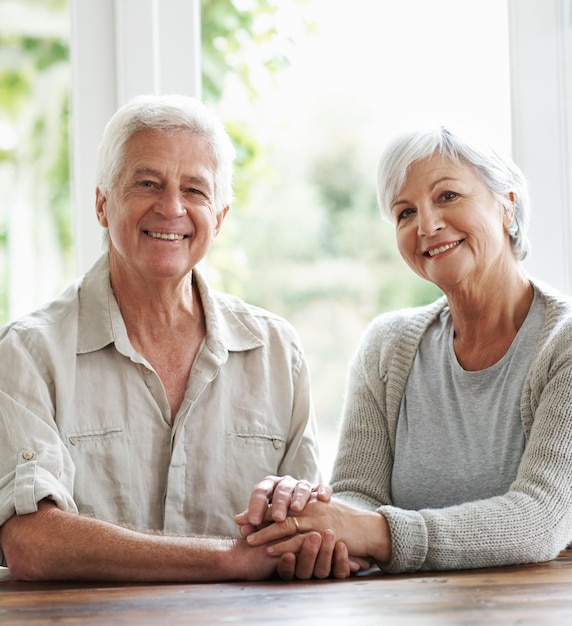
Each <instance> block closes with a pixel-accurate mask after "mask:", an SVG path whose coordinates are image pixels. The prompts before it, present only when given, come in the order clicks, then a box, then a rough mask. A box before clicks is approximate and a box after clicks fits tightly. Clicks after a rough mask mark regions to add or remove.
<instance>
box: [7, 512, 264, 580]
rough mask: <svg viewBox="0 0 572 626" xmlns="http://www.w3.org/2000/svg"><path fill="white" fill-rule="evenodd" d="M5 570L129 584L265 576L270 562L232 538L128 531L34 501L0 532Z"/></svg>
mask: <svg viewBox="0 0 572 626" xmlns="http://www.w3.org/2000/svg"><path fill="white" fill-rule="evenodd" d="M0 543H1V545H2V549H3V551H4V554H5V556H6V560H7V563H8V567H9V569H10V572H11V574H12V575H13V576H14V577H15V578H18V579H24V580H66V579H67V580H70V579H73V580H113V581H134V582H150V581H155V582H164V581H165V582H166V581H210V580H231V579H241V578H266V577H268V576H270V575H271V574H272V572H273V571H274V568H275V562H274V561H273V560H272V559H270V558H269V557H267V556H266V555H264V554H263V552H262V551H256V550H254V551H253V549H252V548H249V547H247V546H245V545H243V544H242V542H241V541H237V540H231V539H229V540H222V539H209V538H190V537H170V536H164V535H158V534H157V535H150V534H146V533H141V532H136V531H132V530H130V529H126V528H122V527H120V526H116V525H114V524H109V523H107V522H103V521H101V520H97V519H93V518H87V517H82V516H79V515H74V514H70V513H65V512H63V511H60V510H58V509H57V508H55V507H54V506H52V505H49V504H42V505H41V506H40V509H39V510H38V512H37V513H33V514H30V515H22V516H14V517H13V518H11V519H10V520H8V522H6V524H4V526H3V527H2V528H1V529H0Z"/></svg>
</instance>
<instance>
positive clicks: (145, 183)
mask: <svg viewBox="0 0 572 626" xmlns="http://www.w3.org/2000/svg"><path fill="white" fill-rule="evenodd" d="M139 186H140V187H154V186H155V183H154V182H153V181H152V180H141V181H139Z"/></svg>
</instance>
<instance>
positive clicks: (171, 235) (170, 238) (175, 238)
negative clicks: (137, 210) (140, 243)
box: [145, 230, 186, 241]
mask: <svg viewBox="0 0 572 626" xmlns="http://www.w3.org/2000/svg"><path fill="white" fill-rule="evenodd" d="M145 232H146V233H147V234H148V235H149V237H153V239H167V240H168V241H181V240H182V239H185V237H186V235H177V234H176V233H154V232H153V231H151V230H147V231H145Z"/></svg>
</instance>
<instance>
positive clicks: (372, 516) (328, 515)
mask: <svg viewBox="0 0 572 626" xmlns="http://www.w3.org/2000/svg"><path fill="white" fill-rule="evenodd" d="M242 530H244V527H243V529H242ZM311 531H317V532H318V533H320V534H322V533H325V532H328V531H329V532H333V534H334V536H335V537H336V539H337V542H341V543H343V544H345V546H347V550H348V554H349V555H350V557H361V558H363V559H373V560H375V561H376V562H378V563H386V562H388V561H389V560H390V558H391V537H390V532H389V525H388V524H387V521H386V519H385V518H384V517H383V516H382V515H380V514H379V513H377V512H374V511H366V510H362V509H358V508H356V507H353V506H350V505H349V504H345V503H344V502H341V501H340V500H332V501H330V502H323V501H320V500H318V499H317V498H316V499H313V500H312V501H310V502H308V503H307V504H306V506H305V507H304V510H303V511H302V512H300V513H299V514H297V515H296V516H290V517H286V519H284V520H282V521H279V522H275V521H273V518H272V513H271V511H270V510H267V512H266V515H265V516H264V519H263V520H262V523H261V524H260V525H258V527H257V528H256V529H255V530H254V531H253V532H249V533H243V536H246V540H247V541H248V543H249V544H250V545H251V546H260V545H264V544H271V545H268V547H267V551H268V554H269V555H271V556H282V555H284V554H287V553H296V552H298V551H299V550H300V547H301V545H302V544H301V543H300V542H301V539H300V537H301V536H303V535H304V534H305V533H308V532H311ZM276 542H278V543H276Z"/></svg>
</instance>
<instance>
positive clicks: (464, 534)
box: [332, 283, 572, 573]
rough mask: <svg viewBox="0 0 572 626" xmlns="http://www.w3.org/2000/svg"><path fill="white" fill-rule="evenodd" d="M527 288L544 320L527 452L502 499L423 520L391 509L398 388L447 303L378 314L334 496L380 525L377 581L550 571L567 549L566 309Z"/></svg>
mask: <svg viewBox="0 0 572 626" xmlns="http://www.w3.org/2000/svg"><path fill="white" fill-rule="evenodd" d="M534 287H535V289H536V290H537V292H538V294H539V296H540V297H541V298H542V299H543V300H544V302H545V304H546V319H545V323H544V327H543V329H542V332H541V334H540V336H539V338H538V344H537V349H536V352H535V354H534V355H533V358H532V363H531V366H530V369H529V371H528V373H527V376H526V380H525V382H524V387H523V391H522V396H521V403H520V404H521V406H520V409H521V416H522V426H523V430H524V434H525V438H526V447H525V450H524V453H523V456H522V460H521V463H520V466H519V470H518V474H517V477H516V480H515V481H514V483H513V484H512V485H511V487H510V490H509V491H508V493H504V494H499V495H498V496H495V497H492V498H489V499H486V500H480V501H474V502H466V503H464V504H460V505H456V506H451V507H447V508H442V509H424V510H420V511H409V510H403V509H399V508H397V507H394V506H392V500H391V472H392V466H393V455H394V451H395V436H396V430H397V421H398V417H399V409H400V405H401V399H402V396H403V393H404V389H405V384H406V381H407V377H408V375H409V371H410V369H411V365H412V362H413V358H414V356H415V353H416V351H417V347H418V345H419V342H420V340H421V337H422V335H423V333H424V331H425V329H426V328H427V326H428V325H429V324H430V323H431V321H432V320H434V319H435V317H436V316H437V315H439V313H440V312H441V311H442V310H443V308H444V307H445V306H447V301H446V299H445V298H444V297H443V298H440V299H439V300H437V301H436V302H434V303H433V304H431V305H428V306H426V307H420V308H414V309H406V310H401V311H396V312H392V313H385V314H382V315H380V316H379V317H377V318H375V319H374V320H373V322H372V323H371V324H370V326H369V327H368V329H367V331H366V333H365V335H364V337H363V339H362V342H361V344H360V347H359V349H358V352H357V354H356V356H355V357H354V359H353V361H352V364H351V368H350V376H349V382H348V390H347V396H346V399H345V408H344V419H343V423H342V430H341V436H340V444H339V448H338V454H337V458H336V462H335V464H334V470H333V474H332V486H333V488H334V494H335V497H336V498H339V499H343V500H345V501H346V502H349V503H352V504H355V505H357V506H360V507H362V508H368V509H370V510H377V511H378V512H379V513H381V514H382V515H384V516H385V517H386V519H387V521H388V523H389V527H390V530H391V541H392V558H391V561H390V562H389V563H386V564H379V566H380V567H381V569H382V570H383V571H384V572H388V573H390V572H391V573H398V572H408V571H416V570H447V569H463V568H477V567H490V566H496V565H505V564H511V563H526V562H540V561H547V560H551V559H553V558H555V557H556V556H557V555H558V553H559V552H560V550H562V549H564V548H565V547H566V545H567V544H568V543H569V542H570V541H571V540H572V301H571V300H569V299H567V298H566V297H564V296H563V295H562V294H559V293H557V292H555V291H554V290H551V289H550V288H548V287H546V286H540V284H539V283H534ZM436 375H438V373H436ZM430 401H431V399H430V398H428V399H427V402H428V403H430Z"/></svg>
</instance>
